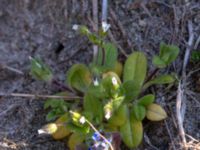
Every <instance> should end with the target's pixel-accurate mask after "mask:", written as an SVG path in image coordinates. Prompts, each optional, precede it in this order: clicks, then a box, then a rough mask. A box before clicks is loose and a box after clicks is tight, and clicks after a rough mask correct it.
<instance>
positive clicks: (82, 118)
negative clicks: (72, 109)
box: [79, 116, 86, 124]
mask: <svg viewBox="0 0 200 150" xmlns="http://www.w3.org/2000/svg"><path fill="white" fill-rule="evenodd" d="M79 121H80V123H81V124H84V123H85V121H86V120H85V117H83V116H82V117H81V118H80V120H79Z"/></svg>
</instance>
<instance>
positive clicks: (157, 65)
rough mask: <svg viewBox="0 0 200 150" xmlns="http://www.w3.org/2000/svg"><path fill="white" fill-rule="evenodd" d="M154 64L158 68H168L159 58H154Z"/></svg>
mask: <svg viewBox="0 0 200 150" xmlns="http://www.w3.org/2000/svg"><path fill="white" fill-rule="evenodd" d="M153 64H154V65H155V66H156V67H158V68H165V67H166V66H167V65H166V63H165V62H164V61H163V60H162V59H161V58H160V57H159V56H154V57H153Z"/></svg>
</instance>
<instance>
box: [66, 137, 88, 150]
mask: <svg viewBox="0 0 200 150" xmlns="http://www.w3.org/2000/svg"><path fill="white" fill-rule="evenodd" d="M85 138H86V136H85V135H84V134H80V133H73V134H72V135H70V137H69V140H68V142H67V144H68V147H69V148H70V150H76V149H77V148H76V147H77V146H78V145H79V144H81V143H82V142H83V141H84V140H85Z"/></svg>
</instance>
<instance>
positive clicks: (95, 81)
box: [94, 78, 99, 86]
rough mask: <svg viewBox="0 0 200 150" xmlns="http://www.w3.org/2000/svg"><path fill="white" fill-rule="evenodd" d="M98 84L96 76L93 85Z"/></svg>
mask: <svg viewBox="0 0 200 150" xmlns="http://www.w3.org/2000/svg"><path fill="white" fill-rule="evenodd" d="M98 85H99V81H98V79H97V78H96V79H95V80H94V86H98Z"/></svg>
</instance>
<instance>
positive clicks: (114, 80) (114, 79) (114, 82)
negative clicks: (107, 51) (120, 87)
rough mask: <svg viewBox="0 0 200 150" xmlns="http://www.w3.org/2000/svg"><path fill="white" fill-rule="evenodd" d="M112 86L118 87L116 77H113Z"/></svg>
mask: <svg viewBox="0 0 200 150" xmlns="http://www.w3.org/2000/svg"><path fill="white" fill-rule="evenodd" d="M112 84H113V85H117V79H116V78H115V77H112Z"/></svg>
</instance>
